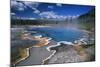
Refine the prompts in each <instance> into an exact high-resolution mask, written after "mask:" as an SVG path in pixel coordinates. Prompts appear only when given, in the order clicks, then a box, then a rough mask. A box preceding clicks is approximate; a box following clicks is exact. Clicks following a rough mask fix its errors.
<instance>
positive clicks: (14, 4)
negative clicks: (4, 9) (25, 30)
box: [11, 0, 26, 11]
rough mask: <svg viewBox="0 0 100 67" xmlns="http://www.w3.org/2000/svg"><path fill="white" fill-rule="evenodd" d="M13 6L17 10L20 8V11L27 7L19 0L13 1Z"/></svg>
mask: <svg viewBox="0 0 100 67" xmlns="http://www.w3.org/2000/svg"><path fill="white" fill-rule="evenodd" d="M11 8H14V9H16V10H19V11H24V10H25V9H26V6H25V5H24V4H23V3H21V2H17V1H13V0H12V1H11Z"/></svg>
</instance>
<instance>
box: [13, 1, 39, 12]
mask: <svg viewBox="0 0 100 67" xmlns="http://www.w3.org/2000/svg"><path fill="white" fill-rule="evenodd" d="M38 6H39V3H37V2H29V1H21V2H20V1H19V2H18V1H11V8H14V9H16V10H19V11H24V10H25V9H26V8H27V7H29V8H31V9H32V10H33V12H34V13H40V11H39V10H38V9H37V7H38Z"/></svg>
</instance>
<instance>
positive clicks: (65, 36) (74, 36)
mask: <svg viewBox="0 0 100 67" xmlns="http://www.w3.org/2000/svg"><path fill="white" fill-rule="evenodd" d="M28 31H36V32H37V33H31V34H32V35H42V36H44V37H51V38H52V39H53V40H55V41H57V42H59V41H70V42H73V41H75V40H78V39H80V38H82V37H83V36H85V35H86V33H85V32H84V31H82V30H79V29H75V28H67V27H41V28H36V27H35V28H32V29H29V30H28Z"/></svg>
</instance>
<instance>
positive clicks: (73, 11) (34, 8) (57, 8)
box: [11, 1, 94, 19]
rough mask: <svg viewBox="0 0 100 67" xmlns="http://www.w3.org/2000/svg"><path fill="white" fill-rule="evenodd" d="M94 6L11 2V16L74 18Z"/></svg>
mask: <svg viewBox="0 0 100 67" xmlns="http://www.w3.org/2000/svg"><path fill="white" fill-rule="evenodd" d="M93 8H94V6H85V5H84V6H82V5H71V4H70V5H69V4H60V3H42V2H31V1H11V16H12V17H15V18H19V17H21V18H29V19H36V18H46V19H66V18H70V17H73V18H76V17H78V16H80V15H82V14H85V13H87V12H88V11H89V10H91V9H93Z"/></svg>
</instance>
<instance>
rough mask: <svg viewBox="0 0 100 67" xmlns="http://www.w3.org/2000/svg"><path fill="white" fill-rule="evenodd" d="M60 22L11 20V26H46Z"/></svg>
mask: <svg viewBox="0 0 100 67" xmlns="http://www.w3.org/2000/svg"><path fill="white" fill-rule="evenodd" d="M58 23H60V22H59V21H54V20H22V19H11V25H45V24H58Z"/></svg>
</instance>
